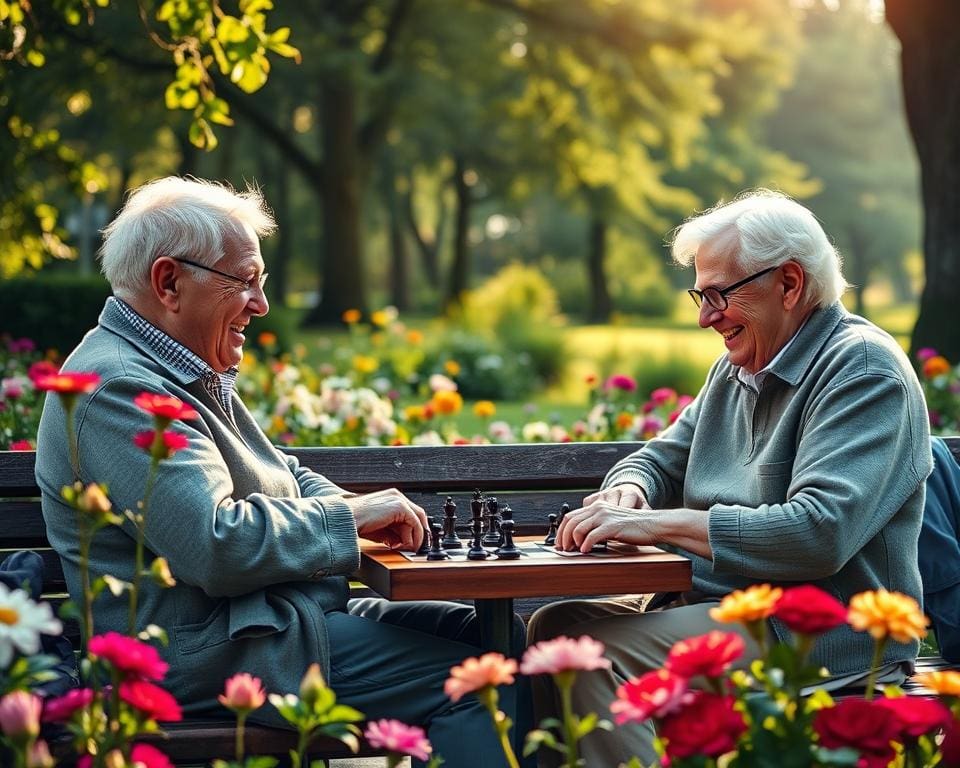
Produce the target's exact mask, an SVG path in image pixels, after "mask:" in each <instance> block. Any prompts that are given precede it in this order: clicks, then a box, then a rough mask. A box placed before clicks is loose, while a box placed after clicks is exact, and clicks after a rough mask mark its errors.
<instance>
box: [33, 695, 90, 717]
mask: <svg viewBox="0 0 960 768" xmlns="http://www.w3.org/2000/svg"><path fill="white" fill-rule="evenodd" d="M91 701H93V691H92V690H90V689H89V688H74V689H73V690H72V691H67V692H66V693H65V694H63V696H58V697H57V698H55V699H47V700H46V701H45V702H43V717H42V718H41V719H42V720H43V722H45V723H62V722H63V721H64V720H69V719H70V715H72V714H73V713H74V712H76V711H77V710H78V709H82V708H83V707H85V706H87V704H89V703H90V702H91Z"/></svg>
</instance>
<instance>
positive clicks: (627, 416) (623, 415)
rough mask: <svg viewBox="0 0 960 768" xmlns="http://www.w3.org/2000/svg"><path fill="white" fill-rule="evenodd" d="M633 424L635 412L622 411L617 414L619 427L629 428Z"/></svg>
mask: <svg viewBox="0 0 960 768" xmlns="http://www.w3.org/2000/svg"><path fill="white" fill-rule="evenodd" d="M632 424H633V414H632V413H627V412H626V411H621V412H620V413H618V414H617V429H629V428H630V426H631V425H632Z"/></svg>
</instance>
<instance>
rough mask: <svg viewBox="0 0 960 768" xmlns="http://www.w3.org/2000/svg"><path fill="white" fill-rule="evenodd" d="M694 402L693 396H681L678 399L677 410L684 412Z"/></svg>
mask: <svg viewBox="0 0 960 768" xmlns="http://www.w3.org/2000/svg"><path fill="white" fill-rule="evenodd" d="M692 402H693V397H692V396H691V395H680V397H679V398H677V410H678V411H682V410H683V409H684V408H686V407H687V406H688V405H690V403H692Z"/></svg>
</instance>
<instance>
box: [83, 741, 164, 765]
mask: <svg viewBox="0 0 960 768" xmlns="http://www.w3.org/2000/svg"><path fill="white" fill-rule="evenodd" d="M130 763H131V764H132V765H135V766H137V768H173V763H171V762H170V758H169V757H167V756H166V755H165V754H163V752H161V751H160V750H159V749H157V748H156V747H151V746H150V745H149V744H134V745H133V749H132V750H130ZM92 765H93V757H92V756H90V755H84V756H83V757H81V758H80V759H79V760H77V768H90V767H91V766H92Z"/></svg>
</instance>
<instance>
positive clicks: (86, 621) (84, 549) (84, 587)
mask: <svg viewBox="0 0 960 768" xmlns="http://www.w3.org/2000/svg"><path fill="white" fill-rule="evenodd" d="M77 528H78V533H79V538H80V589H81V592H82V593H83V626H82V627H81V629H82V631H83V647H84V648H86V647H88V646H89V644H90V638H91V637H93V591H92V590H91V589H90V544H91V542H92V539H93V533H92V531H91V530H90V521H89V520H88V519H87V517H86V514H85V513H84V512H82V511H79V510H78V511H77Z"/></svg>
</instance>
